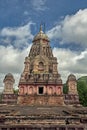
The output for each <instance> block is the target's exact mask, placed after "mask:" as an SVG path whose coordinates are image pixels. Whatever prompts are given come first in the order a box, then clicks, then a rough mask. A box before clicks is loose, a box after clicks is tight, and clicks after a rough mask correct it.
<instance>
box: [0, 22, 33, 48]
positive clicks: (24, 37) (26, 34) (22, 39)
mask: <svg viewBox="0 0 87 130" xmlns="http://www.w3.org/2000/svg"><path fill="white" fill-rule="evenodd" d="M32 24H33V23H32V22H29V23H27V24H26V25H24V26H20V27H12V28H11V27H6V28H3V29H2V30H1V31H0V37H1V40H0V42H1V43H3V44H7V45H13V46H15V47H17V48H20V47H23V46H26V45H28V42H29V40H31V39H32V38H33V35H32V34H31V25H32Z"/></svg>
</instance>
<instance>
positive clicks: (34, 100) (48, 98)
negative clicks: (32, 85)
mask: <svg viewBox="0 0 87 130" xmlns="http://www.w3.org/2000/svg"><path fill="white" fill-rule="evenodd" d="M18 104H26V105H50V106H60V105H64V99H63V95H59V96H58V95H19V96H18Z"/></svg>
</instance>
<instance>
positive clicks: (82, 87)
mask: <svg viewBox="0 0 87 130" xmlns="http://www.w3.org/2000/svg"><path fill="white" fill-rule="evenodd" d="M77 90H78V94H79V100H80V103H81V104H82V105H83V106H87V84H86V82H85V81H83V80H78V82H77Z"/></svg>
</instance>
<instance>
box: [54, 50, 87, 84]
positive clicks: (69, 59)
mask: <svg viewBox="0 0 87 130" xmlns="http://www.w3.org/2000/svg"><path fill="white" fill-rule="evenodd" d="M53 53H54V56H55V57H57V60H58V63H59V64H58V71H59V73H60V74H61V76H62V79H63V82H65V81H66V80H67V77H68V75H69V74H70V73H73V74H75V75H76V76H77V78H79V77H80V76H83V75H84V76H85V75H87V67H86V66H87V49H86V50H84V51H83V52H81V53H77V52H75V51H71V50H68V49H59V48H54V49H53Z"/></svg>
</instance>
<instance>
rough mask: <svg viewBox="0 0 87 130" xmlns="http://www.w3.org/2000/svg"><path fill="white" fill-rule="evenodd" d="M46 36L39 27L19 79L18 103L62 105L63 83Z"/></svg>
mask: <svg viewBox="0 0 87 130" xmlns="http://www.w3.org/2000/svg"><path fill="white" fill-rule="evenodd" d="M49 42H50V41H49V38H48V36H47V35H46V34H45V33H44V32H43V31H42V26H41V27H40V31H39V33H38V34H37V35H36V36H35V37H34V39H33V45H32V47H31V50H30V53H29V55H28V56H27V57H26V58H25V62H24V64H25V67H24V71H23V73H22V74H21V78H20V81H19V96H18V104H28V105H56V106H57V105H63V104H64V100H63V85H62V80H61V78H60V74H59V72H58V69H57V66H58V63H57V58H56V57H54V56H53V53H52V49H51V47H50V44H49Z"/></svg>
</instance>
